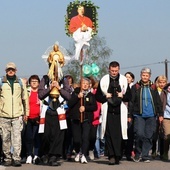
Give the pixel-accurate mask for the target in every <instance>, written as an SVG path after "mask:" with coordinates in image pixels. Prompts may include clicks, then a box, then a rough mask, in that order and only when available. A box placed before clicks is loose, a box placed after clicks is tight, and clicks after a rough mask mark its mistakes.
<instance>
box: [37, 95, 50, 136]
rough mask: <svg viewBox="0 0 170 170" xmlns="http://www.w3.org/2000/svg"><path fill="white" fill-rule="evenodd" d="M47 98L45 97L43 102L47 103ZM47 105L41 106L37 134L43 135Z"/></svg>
mask: <svg viewBox="0 0 170 170" xmlns="http://www.w3.org/2000/svg"><path fill="white" fill-rule="evenodd" d="M48 99H49V97H46V98H45V100H46V101H48ZM47 108H48V105H45V104H43V105H42V109H41V114H40V125H39V129H38V133H44V128H45V122H44V120H45V115H46V111H47Z"/></svg>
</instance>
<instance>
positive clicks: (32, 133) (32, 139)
mask: <svg viewBox="0 0 170 170" xmlns="http://www.w3.org/2000/svg"><path fill="white" fill-rule="evenodd" d="M38 128H39V125H38V124H37V123H36V122H33V121H31V120H30V119H28V121H27V128H26V141H25V142H26V149H27V155H28V156H29V155H37V156H38V155H39V148H40V138H39V134H38ZM33 152H34V153H33Z"/></svg>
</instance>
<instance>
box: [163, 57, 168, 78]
mask: <svg viewBox="0 0 170 170" xmlns="http://www.w3.org/2000/svg"><path fill="white" fill-rule="evenodd" d="M168 62H169V61H168V60H167V59H165V61H164V63H165V76H166V78H167V79H168Z"/></svg>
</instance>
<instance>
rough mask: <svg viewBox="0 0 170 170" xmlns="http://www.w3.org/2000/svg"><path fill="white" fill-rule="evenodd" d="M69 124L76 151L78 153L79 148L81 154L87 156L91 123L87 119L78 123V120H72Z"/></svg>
mask: <svg viewBox="0 0 170 170" xmlns="http://www.w3.org/2000/svg"><path fill="white" fill-rule="evenodd" d="M71 126H72V133H73V143H74V148H75V151H76V153H79V152H80V149H81V151H82V154H84V155H85V156H87V152H88V149H89V137H90V128H91V123H90V122H88V121H84V122H83V123H80V121H79V120H72V122H71Z"/></svg>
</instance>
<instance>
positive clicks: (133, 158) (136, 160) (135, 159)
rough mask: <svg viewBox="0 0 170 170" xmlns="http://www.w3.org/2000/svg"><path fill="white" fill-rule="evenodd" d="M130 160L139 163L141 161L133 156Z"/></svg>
mask: <svg viewBox="0 0 170 170" xmlns="http://www.w3.org/2000/svg"><path fill="white" fill-rule="evenodd" d="M132 160H133V161H134V162H140V161H141V160H142V158H140V157H137V156H135V157H132Z"/></svg>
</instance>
